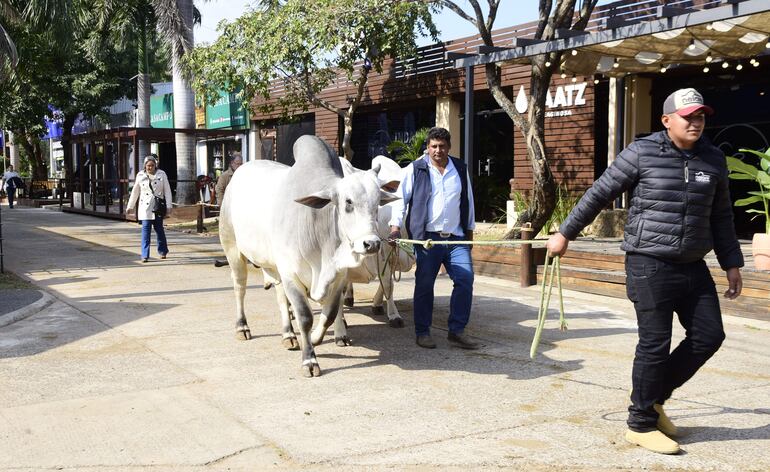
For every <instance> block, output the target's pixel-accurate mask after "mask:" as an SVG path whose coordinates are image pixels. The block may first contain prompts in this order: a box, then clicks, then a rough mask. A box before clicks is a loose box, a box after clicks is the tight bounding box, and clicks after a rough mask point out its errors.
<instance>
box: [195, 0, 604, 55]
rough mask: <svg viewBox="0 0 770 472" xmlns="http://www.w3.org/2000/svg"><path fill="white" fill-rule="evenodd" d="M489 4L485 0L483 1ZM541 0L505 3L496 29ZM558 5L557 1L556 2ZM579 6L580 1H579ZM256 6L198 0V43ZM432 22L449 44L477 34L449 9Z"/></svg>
mask: <svg viewBox="0 0 770 472" xmlns="http://www.w3.org/2000/svg"><path fill="white" fill-rule="evenodd" d="M457 3H458V4H460V5H461V6H463V7H467V8H466V11H471V8H470V7H469V4H468V2H467V1H465V0H457ZM480 3H481V4H482V5H486V3H487V2H486V1H484V0H482V1H481V2H480ZM539 3H540V2H539V0H502V2H501V3H500V7H499V8H498V12H497V19H496V20H495V28H503V27H506V26H514V25H518V24H521V23H527V22H529V21H534V20H536V19H537V5H538V4H539ZM554 3H556V2H554ZM577 3H578V5H579V4H580V3H581V0H578V2H577ZM607 3H611V1H610V0H600V1H599V5H605V4H607ZM253 4H254V1H253V0H209V1H202V0H195V5H196V6H197V7H198V10H200V12H201V18H202V24H201V26H198V27H196V28H195V43H196V44H197V43H201V42H212V41H214V40H216V38H217V36H218V33H217V31H216V29H217V24H218V23H219V22H220V21H222V20H223V19H224V20H233V19H235V18H238V17H239V16H241V15H242V14H243V13H244V12H246V11H247V10H248V9H249V8H250V7H251V6H252V5H253ZM433 21H434V22H435V23H436V26H438V29H439V30H440V31H441V35H440V37H439V39H440V40H441V41H448V40H450V39H455V38H462V37H464V36H470V35H472V34H475V33H476V30H475V28H474V26H473V25H471V24H470V23H469V22H467V21H465V20H463V19H462V18H460V17H459V16H457V14H455V13H454V12H452V11H450V10H444V11H442V12H441V13H440V14H438V15H437V16H436V17H435V18H434V19H433ZM431 42H432V41H430V39H428V38H422V39H421V40H420V41H419V42H418V44H419V45H421V46H422V45H426V44H430V43H431Z"/></svg>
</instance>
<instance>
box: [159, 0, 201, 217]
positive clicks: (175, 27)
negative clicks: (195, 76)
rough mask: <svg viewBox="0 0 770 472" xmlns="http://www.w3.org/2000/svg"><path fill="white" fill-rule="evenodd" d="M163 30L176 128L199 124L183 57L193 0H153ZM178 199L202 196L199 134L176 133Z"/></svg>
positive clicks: (190, 35)
mask: <svg viewBox="0 0 770 472" xmlns="http://www.w3.org/2000/svg"><path fill="white" fill-rule="evenodd" d="M152 4H153V6H154V7H155V14H156V15H157V17H158V26H159V28H160V31H161V33H162V34H163V35H164V36H165V37H166V38H167V39H168V41H169V43H170V44H171V72H172V77H173V79H172V80H173V82H174V128H183V129H194V128H195V98H194V95H193V91H192V88H191V87H190V83H189V82H188V81H187V79H186V77H185V75H184V73H183V71H182V57H183V56H184V55H185V53H186V52H187V51H190V50H191V49H192V47H193V29H192V28H193V19H194V18H193V16H194V15H193V10H194V8H193V2H192V0H152ZM174 142H175V143H176V170H177V180H178V181H179V182H178V183H177V187H176V199H177V203H179V204H183V205H190V204H193V203H195V202H196V201H197V200H198V192H197V190H196V188H195V171H196V165H195V163H196V160H195V135H194V134H190V133H176V134H175V136H174Z"/></svg>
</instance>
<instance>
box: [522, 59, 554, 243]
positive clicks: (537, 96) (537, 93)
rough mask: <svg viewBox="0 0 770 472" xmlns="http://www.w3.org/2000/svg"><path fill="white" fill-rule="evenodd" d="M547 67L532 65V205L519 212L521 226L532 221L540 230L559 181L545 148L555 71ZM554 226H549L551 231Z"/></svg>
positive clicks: (529, 140)
mask: <svg viewBox="0 0 770 472" xmlns="http://www.w3.org/2000/svg"><path fill="white" fill-rule="evenodd" d="M542 70H543V69H541V68H538V67H533V68H532V76H531V79H530V101H529V110H528V112H529V116H528V121H529V128H528V129H527V131H526V133H525V138H526V140H527V157H528V158H529V162H530V164H531V165H532V198H531V201H530V205H529V208H528V209H527V210H526V211H525V212H523V213H522V214H520V215H519V221H517V222H516V226H517V227H521V226H522V225H523V224H524V223H531V224H532V228H533V231H534V233H533V234H538V233H539V232H540V230H541V229H542V228H543V227H544V226H545V225H546V223H547V222H548V219H549V218H550V216H551V214H552V213H553V210H554V208H555V207H556V182H555V181H554V177H553V174H552V173H551V167H550V165H549V164H548V159H547V157H546V156H547V154H546V152H547V151H546V148H545V98H546V94H547V93H548V86H549V85H550V84H551V75H550V74H549V73H543V72H542ZM549 229H550V228H546V231H548V230H549Z"/></svg>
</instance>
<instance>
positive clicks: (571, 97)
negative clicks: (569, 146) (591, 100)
mask: <svg viewBox="0 0 770 472" xmlns="http://www.w3.org/2000/svg"><path fill="white" fill-rule="evenodd" d="M586 86H587V83H586V82H581V83H579V84H569V85H559V86H558V87H556V91H555V92H554V93H551V90H548V93H547V94H546V96H545V107H546V109H548V111H546V112H545V116H546V118H553V117H558V116H570V115H572V110H565V109H564V108H567V107H577V106H583V105H585V104H586V98H585V92H586ZM514 104H515V106H516V111H518V112H519V113H526V111H527V108H528V97H527V92H525V91H524V86H521V87H520V88H519V92H518V93H517V94H516V100H515V102H514Z"/></svg>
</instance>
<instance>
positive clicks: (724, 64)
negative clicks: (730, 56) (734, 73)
mask: <svg viewBox="0 0 770 472" xmlns="http://www.w3.org/2000/svg"><path fill="white" fill-rule="evenodd" d="M728 67H730V64H729V63H728V62H727V61H725V62H723V63H722V69H727V68H728Z"/></svg>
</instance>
